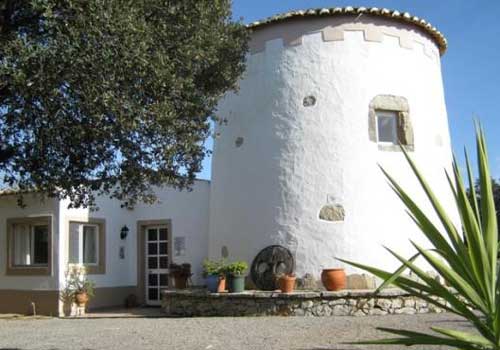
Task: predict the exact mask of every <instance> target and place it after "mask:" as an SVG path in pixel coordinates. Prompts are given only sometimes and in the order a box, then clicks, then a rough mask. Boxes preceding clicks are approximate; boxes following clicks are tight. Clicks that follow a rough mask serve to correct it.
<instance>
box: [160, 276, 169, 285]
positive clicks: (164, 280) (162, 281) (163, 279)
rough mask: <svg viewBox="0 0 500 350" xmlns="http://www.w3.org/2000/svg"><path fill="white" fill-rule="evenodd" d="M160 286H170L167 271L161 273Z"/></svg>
mask: <svg viewBox="0 0 500 350" xmlns="http://www.w3.org/2000/svg"><path fill="white" fill-rule="evenodd" d="M160 287H168V275H167V274H166V273H161V274H160Z"/></svg>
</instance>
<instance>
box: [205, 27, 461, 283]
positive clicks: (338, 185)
mask: <svg viewBox="0 0 500 350" xmlns="http://www.w3.org/2000/svg"><path fill="white" fill-rule="evenodd" d="M322 20H323V21H326V20H324V19H322ZM309 21H310V22H311V23H313V22H314V19H310V20H309ZM366 21H367V22H369V21H370V20H366ZM384 24H385V25H387V21H386V20H384ZM280 25H282V24H276V25H273V26H271V27H270V28H271V29H269V30H275V26H280ZM368 25H369V26H370V27H371V28H376V26H377V25H379V23H378V20H377V19H372V23H369V24H368ZM390 28H391V31H393V32H394V31H397V30H401V31H402V32H404V33H403V34H404V38H405V40H406V41H408V40H413V41H414V42H413V45H412V48H406V47H402V46H401V45H400V42H399V40H398V38H397V37H392V36H388V35H384V36H383V37H382V42H371V41H367V40H365V37H364V36H363V34H364V33H363V31H345V32H344V38H343V40H339V41H324V40H323V38H322V34H321V32H317V33H308V34H306V35H304V36H303V37H302V39H301V43H300V44H299V45H296V46H292V45H289V46H286V47H283V40H281V39H275V40H270V41H267V42H266V44H265V50H264V51H262V52H257V53H254V54H251V55H249V57H248V68H247V72H246V75H245V77H244V78H243V79H242V81H241V83H240V91H239V94H238V95H234V94H231V95H229V96H227V97H226V98H225V99H224V100H223V101H222V102H221V104H220V108H219V114H220V116H221V117H222V118H226V119H227V121H228V123H227V125H224V126H221V127H219V128H218V130H217V132H218V133H220V136H219V138H218V139H217V140H216V143H215V149H214V155H213V163H212V190H211V203H210V208H211V217H210V242H209V243H210V246H209V250H210V255H211V256H213V257H218V256H220V254H221V248H222V247H223V246H226V247H227V248H228V250H229V254H230V257H231V259H244V260H247V261H248V262H249V263H251V262H252V260H253V258H254V256H255V255H256V254H257V253H258V251H259V250H261V249H262V248H264V247H266V246H268V245H271V244H282V245H284V246H287V247H289V248H290V249H291V251H292V252H293V254H294V255H295V257H296V261H297V273H298V274H299V275H302V274H304V273H306V272H308V273H313V274H314V275H316V276H318V275H319V274H320V272H321V269H322V268H325V267H332V266H339V265H342V264H341V263H339V262H337V261H336V260H335V258H337V257H341V258H346V259H353V260H357V261H360V262H363V263H368V264H375V265H377V266H379V267H382V268H390V269H392V268H394V267H396V265H397V262H396V261H395V260H394V259H392V258H391V257H390V256H389V254H388V253H387V252H386V251H385V250H384V249H383V248H382V245H387V246H389V247H391V248H394V249H396V250H397V251H398V252H400V253H402V254H403V255H404V256H409V254H411V252H413V249H412V247H411V245H410V243H409V239H410V238H411V239H415V240H417V241H421V239H420V237H421V235H420V234H419V233H418V231H417V228H416V227H415V225H414V223H413V222H412V221H411V220H410V219H409V218H408V216H407V215H406V214H405V211H404V208H403V206H402V204H401V203H400V201H399V200H398V198H396V196H395V195H394V193H393V192H392V190H391V189H390V188H389V186H388V185H387V184H386V180H385V179H384V177H383V176H382V174H381V172H380V170H379V169H378V165H377V164H381V165H382V166H383V167H385V168H386V169H387V170H388V171H389V172H390V173H391V174H393V175H394V177H395V178H396V179H398V180H399V181H400V182H401V184H402V185H403V186H404V187H405V188H406V189H409V192H410V193H411V194H412V195H414V196H417V198H419V199H421V200H422V199H423V196H422V193H421V192H420V190H419V187H418V186H417V184H416V181H415V179H414V178H413V176H412V175H411V173H410V170H409V168H408V166H407V163H406V161H405V160H404V158H403V154H402V153H401V152H388V151H379V150H378V146H377V144H376V143H374V142H372V141H370V140H369V135H368V129H369V128H368V111H369V107H368V106H369V103H370V101H371V100H372V99H373V98H374V97H375V96H377V95H380V94H384V95H397V96H402V97H405V98H406V99H407V100H408V102H409V106H410V117H411V121H412V124H413V129H414V137H415V152H413V153H412V156H413V157H414V159H415V160H416V162H417V163H418V164H419V165H420V167H421V168H422V170H423V172H424V174H425V175H426V176H427V178H428V180H429V182H430V183H431V184H432V185H433V187H434V188H435V189H436V192H437V193H438V194H439V195H440V196H441V198H443V199H444V205H445V207H447V208H450V209H452V208H453V206H452V202H451V199H452V197H451V195H450V192H449V191H448V185H447V182H446V179H445V177H444V171H443V169H444V167H448V168H449V166H450V164H451V146H450V138H449V131H448V122H447V114H446V107H445V101H444V94H443V85H442V77H441V68H440V60H439V54H438V49H437V47H436V45H435V44H434V42H432V41H431V40H430V39H429V38H428V37H427V36H426V35H424V34H422V33H420V31H419V30H416V29H414V28H411V27H409V26H407V25H405V24H401V23H398V22H394V23H392V24H391V25H390ZM262 30H263V31H265V30H267V29H262ZM261 36H263V37H265V34H262V35H261ZM417 41H418V42H419V43H417ZM309 95H313V96H315V97H316V100H317V102H316V105H315V106H313V107H307V108H306V107H304V106H303V103H302V102H303V99H304V97H306V96H309ZM238 137H242V138H243V144H242V145H241V146H240V147H236V145H235V140H236V139H237V138H238ZM328 200H329V201H331V202H334V203H338V204H341V205H342V206H343V207H344V208H345V212H346V217H345V221H343V222H334V223H333V222H324V221H320V220H319V218H318V213H319V210H320V209H321V207H322V206H323V205H325V204H327V201H328ZM420 202H422V201H420ZM427 208H428V209H429V207H427ZM424 243H425V242H424ZM349 270H350V271H352V269H351V268H349Z"/></svg>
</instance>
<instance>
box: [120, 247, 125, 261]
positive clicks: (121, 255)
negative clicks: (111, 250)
mask: <svg viewBox="0 0 500 350" xmlns="http://www.w3.org/2000/svg"><path fill="white" fill-rule="evenodd" d="M119 254H120V259H122V260H123V259H125V247H123V246H121V247H120V253H119Z"/></svg>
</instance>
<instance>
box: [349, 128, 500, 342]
mask: <svg viewBox="0 0 500 350" xmlns="http://www.w3.org/2000/svg"><path fill="white" fill-rule="evenodd" d="M476 139H477V160H478V170H479V186H478V187H477V191H476V187H474V177H473V172H472V167H471V164H470V161H469V157H468V155H467V152H466V163H467V177H468V184H469V188H470V189H471V192H470V195H469V196H468V194H467V189H466V186H465V184H464V180H463V178H462V175H461V173H460V170H459V167H458V165H457V162H456V160H455V161H454V163H453V175H451V176H450V175H449V174H447V177H448V181H449V184H450V187H451V190H452V191H453V194H454V197H455V201H456V206H457V209H458V212H459V214H460V223H461V227H457V226H455V224H454V223H453V222H452V220H451V218H450V216H449V215H448V214H447V213H446V210H445V208H444V207H443V205H441V203H440V201H439V199H438V198H437V197H436V196H435V194H434V193H433V191H432V190H431V188H430V186H429V184H428V183H427V182H426V180H425V179H424V176H423V175H422V173H421V172H420V171H419V169H418V167H417V166H416V165H415V163H414V162H413V161H412V159H411V158H410V157H409V155H408V154H407V153H406V151H405V150H404V149H403V148H402V151H403V153H404V155H405V157H406V159H407V160H408V163H409V164H410V166H411V168H412V170H413V172H414V174H415V176H416V177H417V179H418V181H419V183H420V185H421V187H422V189H423V190H424V192H425V194H426V195H427V198H428V200H429V201H430V203H431V204H432V207H433V209H434V211H435V213H436V214H437V217H438V218H439V221H440V224H441V226H442V228H441V227H439V226H437V225H436V224H435V223H433V222H432V221H431V219H430V218H429V216H427V215H426V214H425V213H424V211H423V210H422V209H421V208H420V207H419V206H418V205H417V203H416V202H415V201H414V200H413V199H412V198H411V197H410V196H409V195H408V193H407V192H406V191H405V190H404V189H403V188H402V187H401V186H400V185H399V184H398V182H397V181H396V180H395V179H393V178H392V177H391V176H390V175H389V174H388V173H387V172H386V171H384V170H383V169H382V171H383V172H384V174H385V175H386V177H387V179H388V180H389V182H390V184H391V186H392V188H393V189H394V191H395V192H396V194H397V195H398V196H399V198H400V199H401V200H402V201H403V202H404V204H405V205H406V207H407V209H408V213H409V215H410V216H411V218H412V219H413V220H414V221H415V223H416V224H417V225H418V226H419V228H420V229H421V231H422V233H423V234H424V235H425V237H427V239H428V240H429V241H430V242H431V243H432V245H433V249H424V248H422V247H421V246H419V245H418V244H416V243H414V242H412V243H413V245H414V246H415V248H416V249H417V251H418V253H417V254H416V255H415V256H413V257H411V258H404V257H402V256H401V255H399V254H398V253H396V252H394V251H392V250H390V249H388V248H387V250H388V251H389V252H390V253H391V254H392V255H393V256H394V257H396V258H397V259H398V260H399V261H400V262H401V263H402V266H401V267H400V268H399V269H398V270H397V271H396V272H394V273H392V272H388V271H383V270H380V269H377V268H375V267H371V266H367V265H363V264H359V263H356V262H351V261H346V260H341V261H344V262H346V263H348V264H351V265H353V266H355V267H358V268H361V269H363V270H365V271H368V272H370V273H372V274H374V275H375V276H378V277H379V278H381V279H383V280H385V282H384V283H383V284H382V285H381V286H380V287H379V288H378V290H377V291H376V292H378V291H379V290H381V289H383V288H385V287H386V286H387V285H390V284H392V285H395V286H396V287H399V288H401V289H403V290H405V291H407V292H408V293H410V294H411V295H414V296H416V297H418V298H421V299H423V300H425V301H427V302H429V303H431V304H433V305H436V306H437V307H439V308H442V309H444V310H446V311H448V312H451V313H454V314H457V315H459V316H461V317H463V318H464V319H466V320H467V321H468V322H469V323H470V324H471V325H472V326H473V327H474V328H475V329H476V331H477V334H473V333H468V332H462V331H457V330H453V329H444V328H439V327H431V329H432V330H433V331H434V332H435V333H434V334H425V333H418V332H411V331H407V330H399V329H390V328H380V329H381V330H383V331H385V332H388V333H391V334H393V335H396V336H398V337H396V338H391V339H384V340H376V341H362V342H358V343H357V344H384V345H389V344H391V345H396V344H397V345H418V344H420V345H424V344H425V345H448V346H451V347H454V348H460V349H474V350H479V349H481V350H493V349H495V350H498V349H500V295H499V292H500V290H499V287H500V281H499V279H498V265H497V253H498V240H497V217H496V210H495V202H494V196H493V189H492V181H491V177H490V171H489V163H488V155H487V149H486V141H485V137H484V133H483V130H482V129H481V127H480V126H477V128H476ZM478 197H480V198H481V201H480V203H479V202H478V200H477V198H478ZM417 257H422V258H423V259H425V261H427V262H428V263H429V264H430V265H431V266H432V267H433V268H434V269H435V270H436V272H437V273H438V274H439V275H440V276H441V277H442V278H443V280H444V281H445V283H446V285H447V286H449V288H448V287H446V286H443V285H441V284H440V283H439V282H437V281H436V280H435V279H434V278H432V277H430V276H429V275H428V274H426V273H425V272H424V271H423V270H422V269H420V268H419V267H418V266H417V264H415V259H417ZM407 269H408V270H410V271H411V272H412V274H415V275H416V276H418V277H419V280H418V281H415V280H413V279H410V278H407V277H405V276H404V275H403V272H404V271H405V270H407Z"/></svg>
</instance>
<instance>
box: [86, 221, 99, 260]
mask: <svg viewBox="0 0 500 350" xmlns="http://www.w3.org/2000/svg"><path fill="white" fill-rule="evenodd" d="M83 263H84V264H97V227H96V226H87V225H86V226H83Z"/></svg>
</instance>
